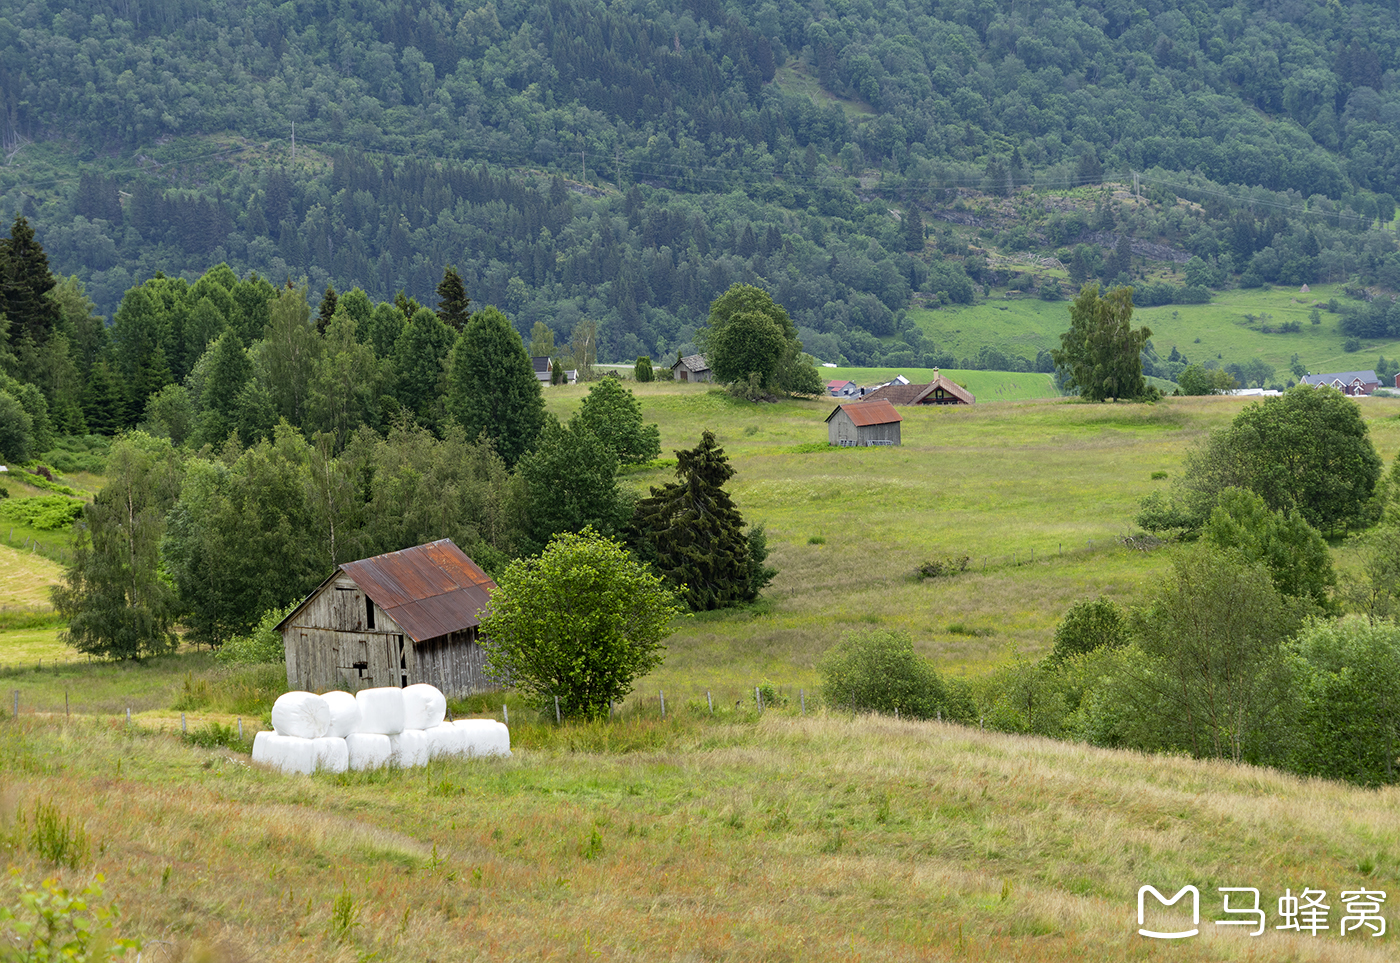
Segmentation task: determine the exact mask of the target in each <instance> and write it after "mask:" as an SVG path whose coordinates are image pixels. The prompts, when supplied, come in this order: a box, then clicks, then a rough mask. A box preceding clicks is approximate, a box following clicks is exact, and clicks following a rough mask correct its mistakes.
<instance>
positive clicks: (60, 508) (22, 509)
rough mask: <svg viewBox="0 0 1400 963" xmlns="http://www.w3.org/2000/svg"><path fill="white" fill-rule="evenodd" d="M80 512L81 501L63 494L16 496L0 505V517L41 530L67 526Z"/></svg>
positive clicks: (81, 511)
mask: <svg viewBox="0 0 1400 963" xmlns="http://www.w3.org/2000/svg"><path fill="white" fill-rule="evenodd" d="M82 513H83V503H82V502H80V501H74V500H73V499H71V498H68V497H67V496H65V495H39V496H37V497H35V498H16V499H13V500H11V501H7V502H6V503H5V504H4V505H0V518H5V519H9V520H10V521H13V522H16V523H18V524H21V525H28V526H29V527H30V528H37V529H38V530H39V531H41V532H54V531H58V530H59V529H63V528H68V527H69V526H71V525H72V524H73V522H74V521H75V520H76V519H77V517H78V516H79V515H81V514H82Z"/></svg>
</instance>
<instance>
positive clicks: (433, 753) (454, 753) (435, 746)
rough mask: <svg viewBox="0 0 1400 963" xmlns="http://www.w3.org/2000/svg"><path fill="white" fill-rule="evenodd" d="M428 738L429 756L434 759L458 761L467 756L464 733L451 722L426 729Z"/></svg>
mask: <svg viewBox="0 0 1400 963" xmlns="http://www.w3.org/2000/svg"><path fill="white" fill-rule="evenodd" d="M423 732H424V733H426V734H427V736H428V756H429V758H432V759H456V758H458V757H459V756H463V755H466V742H465V740H464V739H463V735H464V734H463V732H462V730H461V729H458V728H457V727H456V726H454V725H453V724H452V723H450V722H444V723H443V724H442V725H440V726H433V727H432V728H431V729H424V730H423Z"/></svg>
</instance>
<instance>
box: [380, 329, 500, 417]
mask: <svg viewBox="0 0 1400 963" xmlns="http://www.w3.org/2000/svg"><path fill="white" fill-rule="evenodd" d="M457 340H459V339H458V336H457V333H456V332H454V331H453V330H452V329H450V328H449V327H447V325H445V324H443V323H442V321H441V320H440V319H439V318H438V316H437V315H436V314H434V313H433V312H431V311H429V310H428V309H427V308H419V309H418V313H417V314H415V315H414V316H413V319H412V320H411V321H410V322H409V324H408V325H407V326H405V327H404V329H403V333H402V334H400V335H399V340H398V341H397V342H396V343H395V345H394V356H393V357H394V369H395V372H396V375H397V378H398V387H397V390H396V392H395V397H397V398H398V401H399V404H400V405H402V406H403V407H405V408H407V409H409V410H411V411H412V412H413V413H414V414H415V415H416V416H417V417H418V423H419V424H422V425H426V426H427V427H429V428H433V429H436V428H437V427H438V424H439V420H440V418H439V414H438V412H439V405H440V403H441V399H442V384H441V382H442V379H443V366H444V364H445V362H446V361H447V358H448V356H449V354H450V353H451V351H452V345H453V343H454V342H455V341H457ZM517 340H518V339H517Z"/></svg>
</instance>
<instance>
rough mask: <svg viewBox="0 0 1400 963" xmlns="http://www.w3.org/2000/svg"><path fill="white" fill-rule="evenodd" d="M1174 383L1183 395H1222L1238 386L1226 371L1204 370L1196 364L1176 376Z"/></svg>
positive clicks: (1217, 369) (1216, 369)
mask: <svg viewBox="0 0 1400 963" xmlns="http://www.w3.org/2000/svg"><path fill="white" fill-rule="evenodd" d="M1176 383H1177V386H1178V387H1180V388H1181V393H1182V394H1184V395H1223V394H1224V393H1225V392H1227V391H1233V390H1234V389H1235V388H1236V387H1238V384H1239V383H1238V382H1237V381H1235V378H1234V376H1233V375H1231V374H1230V373H1229V372H1228V371H1222V370H1221V369H1219V368H1204V367H1202V366H1201V365H1198V364H1193V365H1188V366H1187V367H1186V369H1185V370H1183V371H1182V372H1181V374H1179V375H1177V377H1176Z"/></svg>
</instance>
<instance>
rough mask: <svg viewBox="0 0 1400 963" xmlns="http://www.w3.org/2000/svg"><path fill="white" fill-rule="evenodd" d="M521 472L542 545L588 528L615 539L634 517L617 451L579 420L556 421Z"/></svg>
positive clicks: (527, 457) (551, 420) (521, 463)
mask: <svg viewBox="0 0 1400 963" xmlns="http://www.w3.org/2000/svg"><path fill="white" fill-rule="evenodd" d="M603 380H604V381H610V380H612V379H610V378H605V379H603ZM515 471H516V474H517V475H518V476H519V478H520V480H521V482H522V483H523V485H524V494H525V504H526V506H527V507H526V517H527V518H528V519H529V532H530V536H531V537H532V538H533V539H534V540H535V542H536V544H538V545H544V544H546V543H547V542H548V541H549V540H550V539H551V538H553V537H554V536H555V535H557V534H558V533H560V532H580V531H583V530H584V529H585V528H592V529H593V530H594V531H596V532H598V533H600V534H602V535H607V536H612V535H613V534H615V533H616V532H618V531H619V530H620V529H621V528H622V527H623V526H624V525H625V524H626V523H627V520H628V518H629V517H630V516H631V514H632V502H631V500H630V499H628V498H625V497H624V495H623V493H622V491H621V489H619V488H618V484H617V455H616V453H615V452H613V451H611V450H609V448H608V447H607V445H606V444H604V443H603V441H602V440H601V439H600V438H599V437H598V436H597V435H596V434H594V433H593V431H592V430H591V429H590V428H589V427H588V426H587V425H585V424H582V423H580V421H579V419H578V418H577V417H575V418H573V419H572V420H570V421H569V423H568V424H567V425H561V424H560V423H559V422H558V420H557V419H555V418H553V417H550V418H549V420H548V421H547V422H546V424H545V427H544V431H543V432H541V434H540V440H539V445H538V446H537V447H536V448H535V449H534V450H533V451H531V452H528V453H526V454H525V456H524V457H522V458H521V459H520V461H519V463H518V464H517V465H516V466H515Z"/></svg>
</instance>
